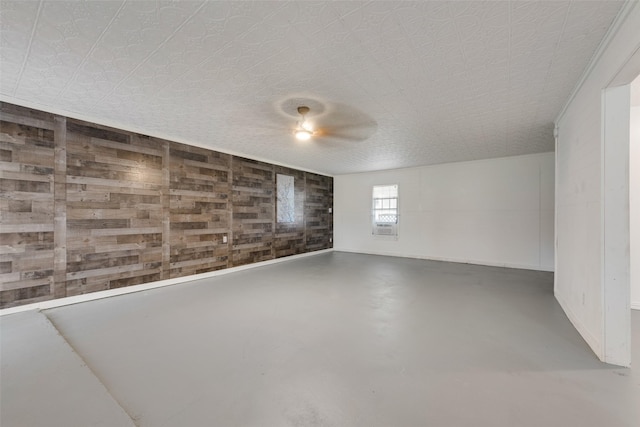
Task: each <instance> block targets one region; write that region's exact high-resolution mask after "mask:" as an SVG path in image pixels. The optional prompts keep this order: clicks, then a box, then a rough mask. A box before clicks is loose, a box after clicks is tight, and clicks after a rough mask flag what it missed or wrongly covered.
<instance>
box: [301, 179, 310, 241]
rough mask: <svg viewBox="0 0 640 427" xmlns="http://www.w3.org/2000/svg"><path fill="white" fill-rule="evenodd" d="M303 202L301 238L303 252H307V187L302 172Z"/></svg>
mask: <svg viewBox="0 0 640 427" xmlns="http://www.w3.org/2000/svg"><path fill="white" fill-rule="evenodd" d="M303 179H304V203H303V204H302V218H303V219H302V229H303V230H304V231H303V234H302V238H303V241H304V252H308V251H309V250H308V249H307V199H308V198H309V189H308V188H307V173H306V172H305V173H304V178H303Z"/></svg>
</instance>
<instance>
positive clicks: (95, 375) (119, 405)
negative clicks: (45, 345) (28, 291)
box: [38, 310, 140, 427]
mask: <svg viewBox="0 0 640 427" xmlns="http://www.w3.org/2000/svg"><path fill="white" fill-rule="evenodd" d="M38 311H39V312H40V313H41V314H42V315H43V316H44V318H45V319H46V320H47V322H48V323H49V324H50V325H51V326H52V327H53V329H54V330H55V331H56V333H57V334H58V336H60V338H62V339H63V340H64V342H65V344H66V345H68V346H69V348H70V349H71V351H72V352H73V353H74V354H75V355H76V356H77V357H78V358H79V359H80V361H81V362H82V363H83V364H84V366H85V367H86V368H87V369H88V370H89V372H90V373H91V375H93V377H94V378H95V379H96V380H97V381H98V383H100V385H101V386H102V387H103V388H104V390H105V391H106V392H107V394H108V395H109V397H111V399H113V401H114V402H115V403H116V404H117V405H118V407H119V408H120V409H122V412H124V413H125V414H127V417H129V419H130V420H131V422H132V423H133V425H134V426H136V427H140V424H139V422H138V420H137V418H136V417H134V416H133V415H132V414H130V413H129V411H128V410H127V409H126V408H125V407H124V405H123V404H122V403H121V402H120V400H118V398H116V396H115V395H114V394H113V393H112V392H111V390H109V387H107V385H106V384H105V383H104V381H103V380H102V378H100V376H99V375H98V374H97V372H96V371H95V370H94V369H93V368H92V367H91V366H90V365H89V363H88V362H87V360H86V359H85V358H84V357H83V356H82V354H81V353H80V351H78V349H77V348H76V347H75V346H74V345H73V344H71V342H70V341H69V340H68V339H67V337H66V336H65V335H64V333H63V332H62V330H61V329H60V328H59V327H58V326H57V325H56V323H55V322H54V320H53V319H52V318H51V317H49V316H48V315H47V313H46V311H47V310H38Z"/></svg>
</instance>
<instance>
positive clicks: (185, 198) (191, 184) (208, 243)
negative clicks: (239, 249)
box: [170, 143, 231, 277]
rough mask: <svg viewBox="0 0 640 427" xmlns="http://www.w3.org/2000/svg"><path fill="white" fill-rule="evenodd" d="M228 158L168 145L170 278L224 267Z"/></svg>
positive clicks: (200, 149) (227, 248)
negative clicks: (169, 149)
mask: <svg viewBox="0 0 640 427" xmlns="http://www.w3.org/2000/svg"><path fill="white" fill-rule="evenodd" d="M230 158H231V156H229V155H228V154H222V153H218V152H215V151H211V150H205V149H203V148H198V147H192V146H189V145H185V144H177V143H172V144H171V151H170V169H171V178H170V194H171V199H170V212H171V277H180V276H186V275H190V274H197V273H204V272H207V271H213V270H219V269H221V268H227V267H228V262H229V245H228V243H223V238H224V237H225V236H226V237H228V234H229V229H230V228H231V227H230V223H229V220H230V215H229V213H230V209H231V206H230V203H229V202H230V201H229V194H230V182H229V167H230V166H229V164H230Z"/></svg>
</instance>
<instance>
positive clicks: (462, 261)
mask: <svg viewBox="0 0 640 427" xmlns="http://www.w3.org/2000/svg"><path fill="white" fill-rule="evenodd" d="M333 250H334V251H336V252H349V253H355V254H365V255H381V256H392V257H398V258H413V259H425V260H429V261H444V262H455V263H459V264H473V265H484V266H488V267H504V268H516V269H519V270H534V271H548V272H551V273H553V271H554V268H553V267H549V266H537V265H528V264H515V263H508V262H506V263H499V262H490V261H479V260H472V259H456V258H446V257H433V256H424V255H416V254H397V253H392V252H384V251H362V250H355V249H344V248H337V247H334V248H333Z"/></svg>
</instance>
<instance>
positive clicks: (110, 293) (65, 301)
mask: <svg viewBox="0 0 640 427" xmlns="http://www.w3.org/2000/svg"><path fill="white" fill-rule="evenodd" d="M328 252H333V249H323V250H319V251H314V252H307V253H304V254H298V255H290V256H286V257H282V258H276V259H272V260H269V261H262V262H256V263H253V264H246V265H241V266H239V267H231V268H225V269H222V270H216V271H210V272H208V273H202V274H194V275H191V276H185V277H177V278H175V279H167V280H159V281H157V282H150V283H143V284H141V285H134V286H128V287H125V288H117V289H108V290H106V291H98V292H91V293H89V294H84V295H76V296H72V297H65V298H58V299H53V300H47V301H41V302H36V303H33V304H25V305H20V306H18V307H11V308H5V309H2V310H0V316H5V315H7V314H14V313H20V312H23V311H29V310H46V309H49V308H56V307H62V306H65V305H71V304H78V303H81V302H86V301H93V300H97V299H102V298H110V297H114V296H118V295H124V294H130V293H133V292H141V291H147V290H149V289H155V288H162V287H165V286H172V285H178V284H180V283H185V282H192V281H194V280H200V279H207V278H209V277H215V276H222V275H223V274H229V273H235V272H237V271H242V270H248V269H250V268H256V267H264V266H266V265H271V264H277V263H281V262H285V261H291V260H294V259H299V258H305V257H308V256H313V255H319V254H324V253H328Z"/></svg>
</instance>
